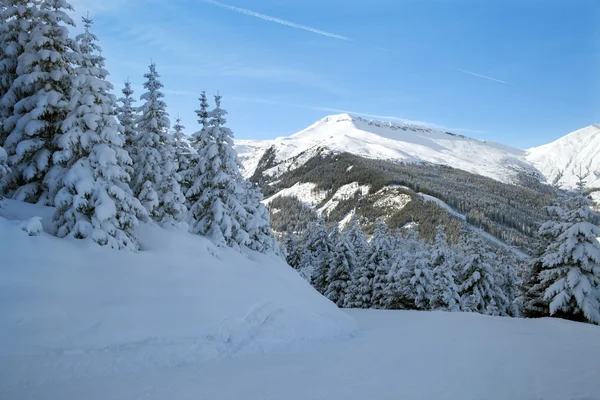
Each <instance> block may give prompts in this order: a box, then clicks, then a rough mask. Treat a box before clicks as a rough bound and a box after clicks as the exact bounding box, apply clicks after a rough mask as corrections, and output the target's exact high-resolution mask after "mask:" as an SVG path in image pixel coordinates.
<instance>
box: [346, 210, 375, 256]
mask: <svg viewBox="0 0 600 400" xmlns="http://www.w3.org/2000/svg"><path fill="white" fill-rule="evenodd" d="M342 234H343V235H344V236H345V237H346V240H347V241H348V242H349V243H350V245H351V246H352V249H354V252H355V253H356V266H360V265H363V264H364V263H365V262H366V257H367V254H368V252H369V242H368V240H367V236H366V235H365V232H364V231H363V230H362V228H361V227H360V221H359V218H358V217H356V216H355V217H353V218H352V219H351V220H350V223H349V224H348V227H347V228H346V229H345V230H344V231H343V232H342Z"/></svg>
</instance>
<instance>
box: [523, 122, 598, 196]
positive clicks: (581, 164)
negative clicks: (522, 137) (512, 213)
mask: <svg viewBox="0 0 600 400" xmlns="http://www.w3.org/2000/svg"><path fill="white" fill-rule="evenodd" d="M527 160H528V161H529V162H531V163H532V164H533V165H534V166H535V167H536V168H537V169H539V170H540V172H542V173H543V174H544V176H546V178H547V179H548V181H549V182H554V181H556V183H557V184H559V185H560V186H563V187H570V188H572V187H574V186H575V184H576V183H577V181H578V178H577V175H580V174H583V175H587V178H586V181H587V186H588V187H591V188H597V187H600V124H595V125H590V126H587V127H585V128H582V129H579V130H576V131H574V132H571V133H569V134H568V135H566V136H563V137H562V138H560V139H558V140H555V141H554V142H552V143H548V144H545V145H542V146H539V147H534V148H532V149H529V150H528V151H527Z"/></svg>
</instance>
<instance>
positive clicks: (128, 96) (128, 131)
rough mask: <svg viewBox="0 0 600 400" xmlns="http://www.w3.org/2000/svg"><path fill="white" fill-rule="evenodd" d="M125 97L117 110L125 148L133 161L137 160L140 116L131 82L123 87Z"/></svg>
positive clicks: (126, 82) (121, 99)
mask: <svg viewBox="0 0 600 400" xmlns="http://www.w3.org/2000/svg"><path fill="white" fill-rule="evenodd" d="M122 91H123V97H120V98H119V100H118V102H119V103H120V105H119V106H118V107H117V108H116V112H117V118H118V119H119V122H120V123H121V126H122V127H123V136H124V144H123V148H124V149H125V150H126V151H127V152H128V153H129V156H130V157H131V158H132V159H135V158H136V155H135V149H136V147H135V141H136V136H137V126H136V122H135V121H136V120H137V119H138V117H139V115H138V112H137V107H136V106H135V102H136V101H135V98H134V97H133V93H134V92H133V89H132V88H131V82H130V81H129V79H128V80H126V81H125V86H124V87H123V90H122Z"/></svg>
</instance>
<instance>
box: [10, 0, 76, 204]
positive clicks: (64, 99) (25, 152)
mask: <svg viewBox="0 0 600 400" xmlns="http://www.w3.org/2000/svg"><path fill="white" fill-rule="evenodd" d="M71 10H72V7H71V6H70V5H69V4H68V3H66V2H65V1H64V0H43V1H39V2H29V1H17V0H10V1H9V3H8V6H7V7H6V9H4V10H2V14H3V15H2V19H3V21H6V22H5V23H6V24H8V25H7V27H6V30H3V31H4V32H3V33H4V34H3V38H2V45H3V47H4V48H5V51H4V54H5V55H8V57H7V58H4V59H3V60H2V63H3V67H2V76H3V78H2V79H3V82H4V83H3V86H4V89H3V91H6V92H5V93H4V96H3V97H2V101H1V103H2V107H1V108H2V111H0V114H3V115H4V117H3V118H4V121H3V133H2V137H3V138H5V140H4V148H5V150H6V151H7V153H8V157H9V164H10V165H11V170H12V172H11V173H9V174H8V175H7V176H6V177H5V179H4V181H3V184H2V187H3V188H4V190H5V191H8V193H9V195H10V196H11V197H13V198H14V199H17V200H22V201H27V202H31V203H37V202H39V203H43V204H46V205H53V199H54V194H55V193H56V191H57V190H58V189H59V185H60V182H59V179H60V176H61V174H62V171H61V170H60V168H58V169H54V170H53V162H52V154H53V153H54V151H55V150H56V149H57V145H58V143H57V139H58V137H59V136H60V135H61V134H62V133H63V132H62V130H61V124H62V121H64V119H65V118H66V115H67V113H68V112H69V108H70V104H69V103H70V102H71V77H72V76H73V74H74V71H73V62H76V61H77V60H76V48H75V47H76V45H75V43H74V41H73V40H71V39H69V32H68V27H69V26H74V23H73V21H72V20H71V18H70V17H69V16H68V14H67V12H68V11H71ZM50 55H51V56H50ZM15 60H17V64H16V66H15V64H14V61H15ZM8 84H10V88H8V89H6V87H7V86H8ZM7 113H8V114H7Z"/></svg>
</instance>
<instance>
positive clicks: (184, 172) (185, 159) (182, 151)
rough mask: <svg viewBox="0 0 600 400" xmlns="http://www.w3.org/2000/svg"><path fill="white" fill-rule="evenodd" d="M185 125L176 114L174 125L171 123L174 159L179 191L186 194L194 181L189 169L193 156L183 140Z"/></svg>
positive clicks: (187, 144) (189, 147)
mask: <svg viewBox="0 0 600 400" xmlns="http://www.w3.org/2000/svg"><path fill="white" fill-rule="evenodd" d="M184 130H185V126H183V125H182V123H181V118H179V116H177V118H176V119H175V125H173V139H174V146H175V161H177V170H178V171H179V179H180V180H179V185H180V186H181V191H182V192H183V193H184V194H186V193H187V191H188V190H189V189H190V187H191V185H192V183H193V182H194V180H193V178H194V176H193V173H192V171H191V158H192V157H193V156H194V154H193V153H192V148H191V146H190V145H189V143H188V142H187V140H185V134H184V133H183V131H184Z"/></svg>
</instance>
